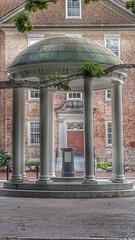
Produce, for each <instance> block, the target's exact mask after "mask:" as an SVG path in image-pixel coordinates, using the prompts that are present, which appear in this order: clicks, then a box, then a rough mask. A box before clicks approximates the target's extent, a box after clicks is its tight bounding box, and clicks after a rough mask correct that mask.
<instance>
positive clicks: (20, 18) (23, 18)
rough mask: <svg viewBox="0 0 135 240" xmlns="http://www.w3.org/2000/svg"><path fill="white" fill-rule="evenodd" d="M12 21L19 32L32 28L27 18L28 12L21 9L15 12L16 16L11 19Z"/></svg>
mask: <svg viewBox="0 0 135 240" xmlns="http://www.w3.org/2000/svg"><path fill="white" fill-rule="evenodd" d="M13 23H14V24H15V26H16V28H17V29H18V31H19V32H22V33H23V32H26V31H31V30H32V23H31V21H30V20H29V18H28V14H27V12H26V11H22V12H20V13H18V14H17V16H16V17H15V18H14V19H13Z"/></svg>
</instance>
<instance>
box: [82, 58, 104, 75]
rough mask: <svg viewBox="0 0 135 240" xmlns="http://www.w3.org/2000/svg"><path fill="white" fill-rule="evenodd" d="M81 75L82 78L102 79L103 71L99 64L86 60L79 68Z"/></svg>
mask: <svg viewBox="0 0 135 240" xmlns="http://www.w3.org/2000/svg"><path fill="white" fill-rule="evenodd" d="M81 73H82V74H83V76H84V77H98V78H100V77H102V76H104V75H105V71H104V69H103V67H102V65H101V64H99V63H96V62H93V61H90V60H87V61H86V62H84V64H83V66H82V67H81Z"/></svg>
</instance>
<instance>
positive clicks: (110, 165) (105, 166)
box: [97, 161, 112, 170]
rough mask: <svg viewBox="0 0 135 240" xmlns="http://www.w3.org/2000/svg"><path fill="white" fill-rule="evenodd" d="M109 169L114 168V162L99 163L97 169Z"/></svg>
mask: <svg viewBox="0 0 135 240" xmlns="http://www.w3.org/2000/svg"><path fill="white" fill-rule="evenodd" d="M108 167H112V162H104V161H99V162H98V163H97V168H101V169H102V170H106V169H107V168H108Z"/></svg>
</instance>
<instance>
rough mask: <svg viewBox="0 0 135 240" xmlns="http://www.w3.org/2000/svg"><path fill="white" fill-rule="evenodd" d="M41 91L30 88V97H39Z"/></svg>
mask: <svg viewBox="0 0 135 240" xmlns="http://www.w3.org/2000/svg"><path fill="white" fill-rule="evenodd" d="M39 97H40V91H39V90H30V99H39Z"/></svg>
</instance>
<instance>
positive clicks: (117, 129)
mask: <svg viewBox="0 0 135 240" xmlns="http://www.w3.org/2000/svg"><path fill="white" fill-rule="evenodd" d="M112 137H113V172H112V181H113V182H123V181H124V179H125V175H124V161H123V115H122V84H121V82H117V83H114V85H113V89H112Z"/></svg>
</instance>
